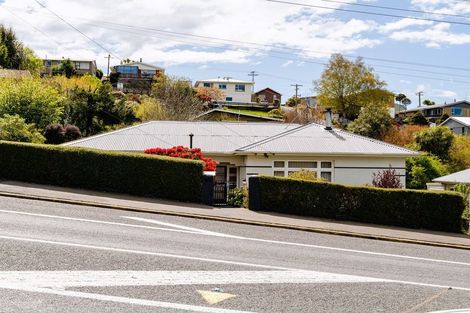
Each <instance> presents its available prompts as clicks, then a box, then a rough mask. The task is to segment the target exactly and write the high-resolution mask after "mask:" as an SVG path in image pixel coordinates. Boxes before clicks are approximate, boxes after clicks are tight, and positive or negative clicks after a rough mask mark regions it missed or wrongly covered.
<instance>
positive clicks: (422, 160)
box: [406, 155, 449, 189]
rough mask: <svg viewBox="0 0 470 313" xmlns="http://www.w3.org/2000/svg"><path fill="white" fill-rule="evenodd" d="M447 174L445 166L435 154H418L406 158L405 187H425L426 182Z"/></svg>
mask: <svg viewBox="0 0 470 313" xmlns="http://www.w3.org/2000/svg"><path fill="white" fill-rule="evenodd" d="M447 174H449V173H448V171H447V168H446V167H445V165H444V164H442V162H441V160H439V159H438V158H437V157H435V156H431V155H420V156H417V157H412V158H408V159H406V187H407V188H411V189H426V183H429V182H431V181H432V180H433V179H434V178H438V177H441V176H444V175H447Z"/></svg>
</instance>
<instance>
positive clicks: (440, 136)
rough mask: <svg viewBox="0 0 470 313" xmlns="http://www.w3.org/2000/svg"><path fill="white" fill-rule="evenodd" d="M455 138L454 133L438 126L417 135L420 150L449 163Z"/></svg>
mask: <svg viewBox="0 0 470 313" xmlns="http://www.w3.org/2000/svg"><path fill="white" fill-rule="evenodd" d="M454 138H455V136H454V133H453V132H452V131H451V130H450V129H449V128H447V127H445V126H438V127H432V128H428V129H425V130H423V131H422V132H419V133H418V134H416V144H417V146H418V148H419V150H421V151H425V152H429V153H431V154H433V155H435V156H437V157H438V158H439V159H441V160H443V161H447V160H449V150H450V148H451V147H452V143H453V142H454Z"/></svg>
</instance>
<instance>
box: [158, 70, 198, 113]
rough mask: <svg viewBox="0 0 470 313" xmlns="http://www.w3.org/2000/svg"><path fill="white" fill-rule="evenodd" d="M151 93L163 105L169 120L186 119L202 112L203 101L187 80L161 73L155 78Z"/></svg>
mask: <svg viewBox="0 0 470 313" xmlns="http://www.w3.org/2000/svg"><path fill="white" fill-rule="evenodd" d="M151 94H152V97H154V98H155V99H157V100H158V101H160V103H161V104H162V105H163V107H164V108H165V112H166V118H167V119H169V120H174V121H178V120H183V121H187V120H190V119H191V118H193V117H195V116H197V115H198V114H200V113H202V112H203V103H202V102H201V100H199V99H198V98H197V97H196V96H195V91H194V89H193V87H192V86H191V83H190V82H189V81H188V80H185V79H181V78H175V77H169V76H166V75H162V76H160V77H158V78H157V79H156V80H155V83H154V84H153V86H152V93H151Z"/></svg>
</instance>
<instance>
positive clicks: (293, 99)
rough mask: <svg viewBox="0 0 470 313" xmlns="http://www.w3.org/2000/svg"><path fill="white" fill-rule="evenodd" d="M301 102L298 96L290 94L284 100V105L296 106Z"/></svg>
mask: <svg viewBox="0 0 470 313" xmlns="http://www.w3.org/2000/svg"><path fill="white" fill-rule="evenodd" d="M301 103H302V100H300V98H299V97H296V96H292V97H290V98H289V99H287V101H286V105H287V106H288V107H295V106H297V105H299V104H301Z"/></svg>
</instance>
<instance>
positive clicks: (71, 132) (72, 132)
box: [64, 124, 82, 141]
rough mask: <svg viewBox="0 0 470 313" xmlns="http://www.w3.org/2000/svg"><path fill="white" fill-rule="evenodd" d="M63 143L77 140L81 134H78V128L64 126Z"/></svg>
mask: <svg viewBox="0 0 470 313" xmlns="http://www.w3.org/2000/svg"><path fill="white" fill-rule="evenodd" d="M64 129H65V141H72V140H77V139H79V138H80V137H82V133H81V132H80V128H78V127H77V126H75V125H70V124H68V125H65V126H64Z"/></svg>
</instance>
